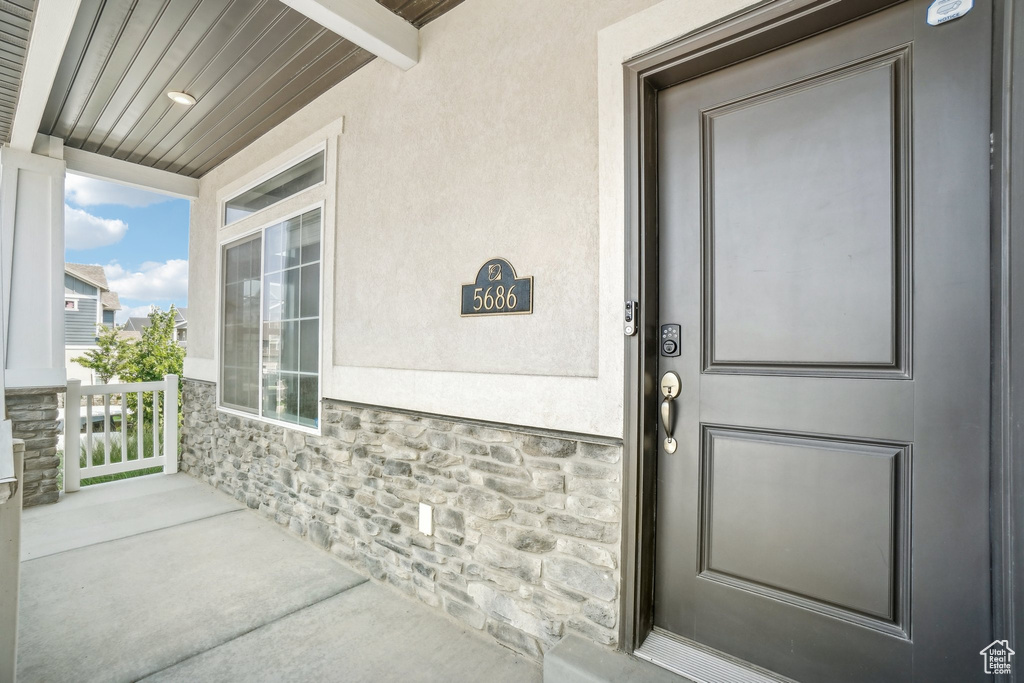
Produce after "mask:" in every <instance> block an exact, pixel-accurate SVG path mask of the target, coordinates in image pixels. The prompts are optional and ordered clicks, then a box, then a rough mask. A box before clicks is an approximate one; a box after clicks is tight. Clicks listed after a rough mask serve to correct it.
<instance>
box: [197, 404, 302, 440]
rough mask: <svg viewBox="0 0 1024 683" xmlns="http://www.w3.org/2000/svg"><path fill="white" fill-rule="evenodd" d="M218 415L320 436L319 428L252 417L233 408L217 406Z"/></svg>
mask: <svg viewBox="0 0 1024 683" xmlns="http://www.w3.org/2000/svg"><path fill="white" fill-rule="evenodd" d="M217 412H218V413H224V414H225V415H232V416H234V417H244V418H245V419H247V420H252V421H254V422H263V423H265V424H269V425H274V426H275V427H284V428H285V429H291V430H292V431H296V432H302V433H303V434H311V435H313V436H322V433H321V431H320V428H319V427H306V426H305V425H298V424H295V423H294V422H283V421H282V420H275V419H273V418H270V417H263V416H261V415H253V414H252V413H247V412H245V411H243V410H234V409H233V408H225V407H224V406H217Z"/></svg>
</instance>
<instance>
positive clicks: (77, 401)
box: [64, 379, 91, 493]
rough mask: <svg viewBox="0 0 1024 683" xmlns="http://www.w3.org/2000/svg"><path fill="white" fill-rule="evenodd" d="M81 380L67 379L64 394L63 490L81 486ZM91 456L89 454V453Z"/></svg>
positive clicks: (69, 491)
mask: <svg viewBox="0 0 1024 683" xmlns="http://www.w3.org/2000/svg"><path fill="white" fill-rule="evenodd" d="M81 434H82V381H81V380H78V379H69V380H68V390H67V393H66V394H65V395H64V492H65V493H71V492H72V491H77V490H78V489H79V488H81V484H82V469H81V463H80V462H79V458H81V457H82V447H81V445H80V444H81ZM90 456H91V454H90Z"/></svg>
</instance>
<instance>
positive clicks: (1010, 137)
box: [619, 0, 1024, 680]
mask: <svg viewBox="0 0 1024 683" xmlns="http://www.w3.org/2000/svg"><path fill="white" fill-rule="evenodd" d="M900 1H903V0H857V1H856V2H849V1H847V2H844V1H842V0H767V1H766V2H762V3H759V4H756V5H754V6H752V7H750V8H747V9H744V10H742V11H740V12H738V13H735V14H733V15H730V16H728V17H725V18H723V19H722V20H720V21H718V22H716V23H714V24H711V25H709V26H706V27H704V28H701V29H698V30H697V31H694V32H692V33H690V34H687V35H685V36H682V37H681V38H679V39H677V40H675V41H672V42H671V43H668V44H666V45H663V46H661V47H658V48H656V49H654V50H652V51H650V52H647V53H645V54H643V55H640V56H638V57H636V58H634V59H632V60H630V61H628V62H626V63H625V64H624V65H623V73H624V87H625V103H626V111H625V122H626V130H625V150H624V151H625V161H626V164H625V168H626V220H627V223H626V244H625V247H626V291H625V298H626V299H627V300H630V299H636V300H638V301H639V302H640V306H639V321H638V322H639V324H638V328H639V333H638V334H637V335H636V336H635V337H632V338H627V343H626V353H625V385H624V386H625V395H624V401H623V405H624V409H625V416H624V434H623V437H624V439H623V445H624V449H623V450H624V462H625V472H624V478H623V487H624V505H623V516H622V530H623V531H622V558H623V560H622V568H621V585H622V598H621V605H620V607H621V619H620V620H619V647H620V649H622V650H624V651H626V652H632V651H634V650H635V649H637V648H638V647H639V646H640V645H641V643H642V642H643V640H644V638H645V637H646V636H647V634H649V633H650V632H651V629H652V627H653V614H654V609H653V607H654V578H653V577H654V558H655V555H654V533H655V528H654V525H655V520H654V513H655V510H656V505H655V499H656V493H657V491H656V482H657V471H656V470H657V452H658V449H657V433H658V431H657V429H658V425H657V414H658V396H657V385H658V378H657V374H656V373H657V368H658V336H659V335H658V324H659V323H658V310H659V308H658V253H657V249H658V223H657V92H658V91H659V90H662V89H664V88H667V87H670V86H672V85H676V84H678V83H681V82H683V81H686V80H690V79H692V78H696V77H698V76H702V75H705V74H707V73H710V72H712V71H716V70H718V69H721V68H724V67H726V66H728V65H731V64H735V63H737V62H740V61H743V60H745V59H750V58H752V57H755V56H757V55H760V54H763V53H765V52H768V51H770V50H774V49H776V48H779V47H782V46H784V45H787V44H790V43H793V42H796V41H798V40H802V39H804V38H807V37H810V36H812V35H815V34H817V33H821V32H823V31H827V30H829V29H831V28H835V27H836V26H839V25H841V24H845V23H848V22H850V21H854V20H856V19H859V18H861V17H863V16H866V15H868V14H871V13H873V12H876V11H878V10H881V9H884V8H886V7H889V6H892V5H895V4H898V3H899V2H900ZM994 2H995V7H994V14H993V26H994V34H995V35H994V36H993V61H994V65H993V66H994V68H993V82H992V118H993V121H992V131H993V138H992V177H991V187H992V200H991V215H992V221H991V231H992V235H991V238H992V294H993V296H992V317H991V325H992V345H993V349H992V361H993V366H992V367H993V373H992V382H993V385H992V413H991V414H992V420H991V434H992V438H991V444H992V451H991V452H992V456H991V471H992V487H991V496H992V498H991V500H992V505H991V509H992V516H991V538H992V573H993V582H992V586H993V595H992V601H993V604H992V607H993V609H992V613H993V624H992V633H993V639H994V638H1000V639H1002V638H1008V639H1010V641H1011V644H1013V643H1014V642H1016V641H1015V640H1014V635H1015V626H1016V625H1018V624H1019V625H1022V626H1024V580H1021V579H1020V578H1018V577H1015V576H1014V569H1015V568H1016V567H1024V191H1022V190H1021V189H1015V188H1014V187H1013V185H1012V179H1013V177H1014V176H1015V175H1022V174H1024V0H994ZM1014 143H1017V144H1014ZM1021 187H1022V188H1024V185H1022V186H1021ZM1014 234H1015V235H1017V236H1018V237H1017V239H1016V240H1013V239H1011V236H1012V235H1014ZM1014 274H1016V277H1014ZM1014 454H1015V455H1016V457H1014ZM1017 644H1018V645H1019V643H1017ZM1022 662H1024V660H1022ZM1022 666H1024V665H1019V666H1017V667H1015V669H1018V670H1019V669H1021V668H1022ZM1015 678H1017V676H1015ZM1019 678H1020V679H1021V680H1024V676H1020V677H1019Z"/></svg>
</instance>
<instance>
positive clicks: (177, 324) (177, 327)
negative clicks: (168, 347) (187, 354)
mask: <svg viewBox="0 0 1024 683" xmlns="http://www.w3.org/2000/svg"><path fill="white" fill-rule="evenodd" d="M174 313H175V315H174V340H175V341H176V342H178V345H179V346H182V347H186V346H188V308H175V309H174Z"/></svg>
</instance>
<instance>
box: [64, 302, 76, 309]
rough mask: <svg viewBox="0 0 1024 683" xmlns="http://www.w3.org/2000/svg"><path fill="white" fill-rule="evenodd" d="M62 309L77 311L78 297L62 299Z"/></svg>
mask: <svg viewBox="0 0 1024 683" xmlns="http://www.w3.org/2000/svg"><path fill="white" fill-rule="evenodd" d="M64 310H65V311H77V310H78V299H64Z"/></svg>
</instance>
